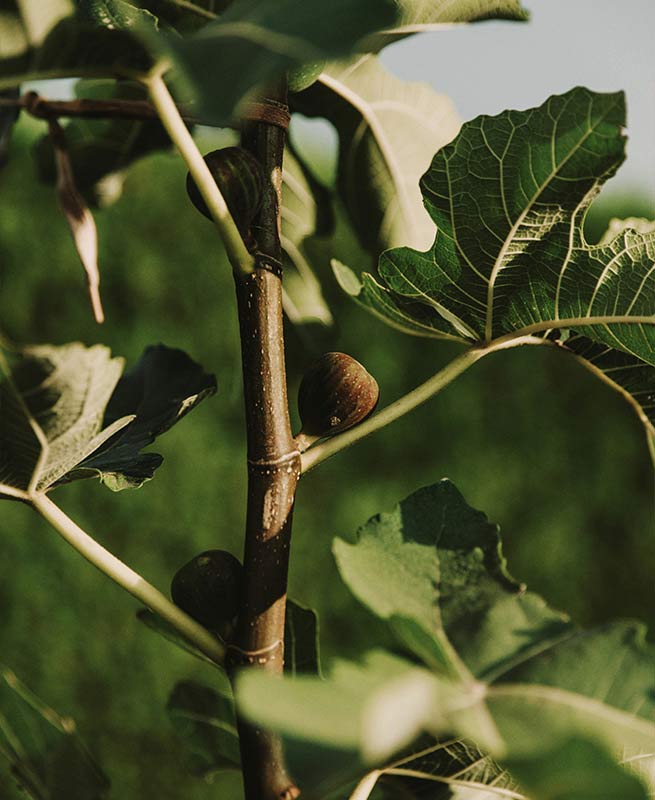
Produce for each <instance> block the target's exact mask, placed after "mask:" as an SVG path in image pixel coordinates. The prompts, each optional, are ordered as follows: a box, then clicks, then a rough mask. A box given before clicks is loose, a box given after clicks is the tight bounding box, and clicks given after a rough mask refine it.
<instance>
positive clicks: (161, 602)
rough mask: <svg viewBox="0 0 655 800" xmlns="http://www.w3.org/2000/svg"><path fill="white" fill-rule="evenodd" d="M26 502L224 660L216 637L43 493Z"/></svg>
mask: <svg viewBox="0 0 655 800" xmlns="http://www.w3.org/2000/svg"><path fill="white" fill-rule="evenodd" d="M29 502H30V503H31V505H32V506H33V508H34V509H35V510H36V511H38V512H39V514H40V515H41V516H42V517H43V518H44V519H45V520H46V521H47V522H48V523H50V525H51V526H52V527H53V528H54V529H55V530H56V531H57V533H58V534H59V535H60V536H61V537H62V538H63V539H65V540H66V541H67V542H68V543H69V544H70V545H71V546H72V547H74V548H75V549H76V550H77V551H78V553H80V554H81V555H82V556H84V558H86V560H87V561H89V562H91V564H93V566H94V567H96V568H97V569H99V570H100V571H101V572H103V573H104V574H105V575H107V577H109V578H111V579H112V580H113V581H114V582H115V583H117V584H118V585H119V586H121V587H122V588H123V589H125V590H126V591H128V592H129V593H130V594H131V595H133V596H134V597H136V598H137V600H140V601H141V602H142V603H144V604H145V605H146V606H148V608H150V609H152V611H154V612H155V613H156V614H159V616H160V617H162V618H163V619H165V620H166V621H167V622H168V623H170V624H171V625H172V626H173V627H174V628H175V629H176V630H177V631H179V632H180V633H181V634H182V636H184V637H185V638H186V639H188V640H189V641H190V642H192V643H193V644H194V645H195V646H196V647H197V648H198V649H199V650H201V651H202V652H203V653H204V654H205V655H206V656H207V657H208V658H210V659H211V660H212V661H214V662H215V663H216V664H220V665H222V664H223V663H224V659H225V648H224V647H223V645H222V644H221V642H220V641H219V640H218V639H217V638H216V637H215V636H213V635H212V634H211V633H209V631H208V630H206V629H205V628H203V627H202V625H199V624H198V623H197V622H196V621H195V620H194V619H192V618H191V617H190V616H188V614H185V613H184V611H182V610H181V609H180V608H178V607H177V606H176V605H175V604H174V603H172V602H171V601H170V600H168V598H166V597H165V596H164V595H163V594H162V593H161V592H160V591H159V590H158V589H156V588H155V587H154V586H153V585H152V584H150V583H148V581H146V580H145V579H144V578H142V577H141V575H139V573H138V572H135V571H134V570H133V569H132V568H131V567H128V566H127V564H124V563H123V562H122V561H121V560H120V559H119V558H117V557H116V556H115V555H113V554H112V553H110V552H109V551H108V550H106V549H105V548H104V547H103V546H102V545H101V544H99V543H98V542H96V540H95V539H93V538H92V537H91V536H89V534H88V533H86V532H85V531H84V530H82V528H80V526H79V525H78V524H77V523H76V522H74V521H73V520H72V519H71V518H70V517H69V516H67V515H66V514H65V513H64V512H63V511H62V510H61V508H59V506H58V505H56V504H55V503H53V502H52V500H50V498H49V497H48V496H47V495H46V494H45V493H44V492H35V493H33V494H31V495H30V498H29Z"/></svg>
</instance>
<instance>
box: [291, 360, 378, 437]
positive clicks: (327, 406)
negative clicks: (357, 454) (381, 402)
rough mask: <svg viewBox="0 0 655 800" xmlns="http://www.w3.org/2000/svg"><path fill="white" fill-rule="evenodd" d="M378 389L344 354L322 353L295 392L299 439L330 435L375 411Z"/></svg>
mask: <svg viewBox="0 0 655 800" xmlns="http://www.w3.org/2000/svg"><path fill="white" fill-rule="evenodd" d="M379 395H380V390H379V388H378V384H377V381H376V380H375V378H374V377H373V376H372V375H371V374H369V373H368V372H367V371H366V369H365V368H364V367H363V366H362V365H361V364H360V363H359V361H355V359H354V358H352V357H351V356H349V355H346V354H345V353H325V355H323V356H321V357H320V358H319V359H318V360H317V361H315V362H314V363H313V364H312V365H311V366H310V367H309V369H308V370H307V372H306V373H305V375H304V377H303V379H302V382H301V384H300V389H299V390H298V412H299V413H300V419H301V421H302V432H301V434H300V436H301V437H303V439H304V440H305V441H306V440H307V439H308V438H309V439H316V438H322V437H324V436H332V435H333V434H335V433H341V432H342V431H345V430H348V428H352V427H354V426H355V425H358V424H359V423H360V422H362V421H363V420H365V419H366V417H368V416H369V415H370V414H372V413H373V411H374V410H375V406H376V405H377V402H378V397H379Z"/></svg>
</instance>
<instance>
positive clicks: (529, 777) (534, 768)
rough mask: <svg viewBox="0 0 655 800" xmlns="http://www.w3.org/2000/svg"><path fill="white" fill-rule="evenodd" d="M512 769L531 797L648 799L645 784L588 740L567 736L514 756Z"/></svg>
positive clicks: (537, 799) (545, 799) (551, 799)
mask: <svg viewBox="0 0 655 800" xmlns="http://www.w3.org/2000/svg"><path fill="white" fill-rule="evenodd" d="M511 768H512V772H513V774H514V775H516V777H517V778H518V779H519V781H520V782H521V784H522V785H523V786H524V787H525V790H526V791H527V792H528V793H529V795H530V797H531V798H534V799H535V800H542V799H543V800H597V798H601V797H607V798H614V797H616V798H619V797H620V798H621V800H648V796H649V795H648V792H647V791H646V787H645V786H644V785H643V784H642V783H641V782H640V781H639V780H638V779H637V778H636V777H635V776H634V775H631V774H630V773H629V772H627V771H626V770H624V769H622V768H621V767H619V766H618V765H617V764H616V762H615V761H614V760H613V759H612V758H611V757H610V756H609V754H608V753H607V752H606V751H605V750H603V749H602V748H601V747H599V746H598V745H596V744H593V743H592V742H588V741H586V740H584V739H570V740H568V741H565V742H563V743H562V744H560V745H559V746H557V747H556V748H554V749H551V750H545V751H544V750H542V751H541V752H540V753H539V754H538V755H537V756H535V757H534V758H531V759H524V760H521V759H516V760H515V761H512V763H511Z"/></svg>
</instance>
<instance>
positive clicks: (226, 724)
mask: <svg viewBox="0 0 655 800" xmlns="http://www.w3.org/2000/svg"><path fill="white" fill-rule="evenodd" d="M227 691H229V689H228V690H227ZM166 710H167V711H168V716H169V718H170V720H171V722H172V724H173V727H174V729H175V733H176V735H177V737H178V738H179V739H180V741H181V743H182V746H183V752H184V760H185V763H186V767H187V769H188V770H189V772H191V773H192V774H193V775H196V776H197V777H199V778H204V779H206V780H209V779H211V777H212V775H214V774H215V773H217V772H221V771H223V770H226V769H228V770H234V769H236V770H238V769H240V768H241V756H240V754H239V734H238V732H237V721H236V716H235V713H234V701H233V699H232V697H230V696H228V695H227V694H219V693H218V692H216V691H214V689H210V688H209V687H207V686H203V685H201V684H199V683H195V682H193V681H180V682H179V683H178V684H176V686H175V688H174V689H173V692H172V693H171V696H170V697H169V699H168V704H167V706H166Z"/></svg>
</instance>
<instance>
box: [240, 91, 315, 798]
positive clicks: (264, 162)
mask: <svg viewBox="0 0 655 800" xmlns="http://www.w3.org/2000/svg"><path fill="white" fill-rule="evenodd" d="M268 102H269V103H271V105H272V106H281V107H283V108H284V107H286V87H280V88H279V89H278V90H277V91H276V92H275V93H274V94H273V93H272V92H271V93H270V94H269V100H268ZM285 138H286V133H285V130H284V129H283V128H281V127H280V126H278V125H275V124H270V123H266V122H244V127H243V133H242V146H243V147H245V148H246V149H247V150H249V151H250V152H251V153H252V154H253V155H254V156H255V157H256V158H257V159H258V161H259V163H260V164H261V166H262V167H263V172H264V175H266V176H267V180H266V185H265V188H264V195H263V200H262V205H261V209H260V211H259V213H258V215H257V217H256V218H255V220H254V223H253V226H252V233H253V236H254V238H255V240H256V242H257V252H256V263H255V269H254V271H253V272H252V273H251V274H250V275H242V274H237V273H235V282H236V291H237V305H238V311H239V324H240V335H241V355H242V364H243V383H244V401H245V415H246V428H247V443H248V508H247V514H246V539H245V548H244V561H243V566H244V596H243V604H242V608H241V613H240V614H239V622H238V626H237V635H236V639H235V643H234V646H233V647H230V648H228V653H227V658H228V666H229V665H231V666H232V668H233V671H236V670H239V669H241V668H249V669H252V668H255V669H264V670H267V671H269V672H272V673H278V674H279V673H281V672H282V670H283V667H284V619H285V608H286V593H287V573H288V565H289V547H290V538H291V515H292V510H293V503H294V498H295V491H296V485H297V482H298V478H299V477H300V454H299V452H298V450H297V448H296V446H295V444H294V441H293V437H292V434H291V425H290V421H289V409H288V401H287V383H286V369H285V358H284V332H283V317H282V248H281V245H280V232H279V225H280V207H281V201H280V193H281V186H282V156H283V153H284V144H285ZM239 737H240V745H241V761H242V765H243V775H244V787H245V793H246V798H247V800H292V798H295V797H297V796H298V790H297V788H296V787H295V786H294V784H293V782H292V781H291V779H290V778H289V777H288V775H287V773H286V770H285V766H284V760H283V754H282V748H281V743H280V741H279V739H278V738H277V737H276V736H273V735H272V734H270V733H268V732H266V731H263V730H260V729H258V728H257V727H256V726H255V725H252V724H249V723H247V722H245V721H244V720H239Z"/></svg>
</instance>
